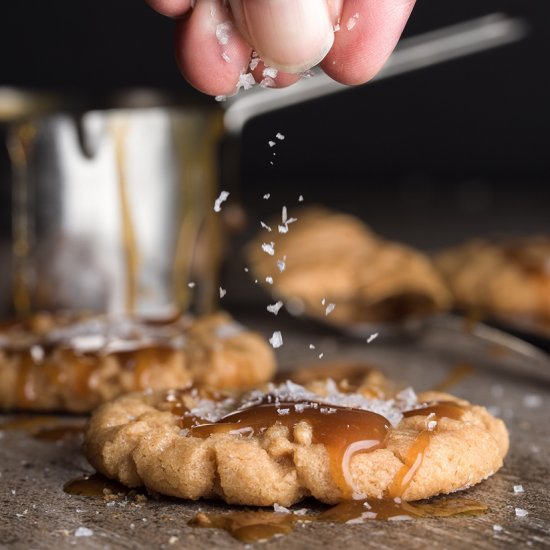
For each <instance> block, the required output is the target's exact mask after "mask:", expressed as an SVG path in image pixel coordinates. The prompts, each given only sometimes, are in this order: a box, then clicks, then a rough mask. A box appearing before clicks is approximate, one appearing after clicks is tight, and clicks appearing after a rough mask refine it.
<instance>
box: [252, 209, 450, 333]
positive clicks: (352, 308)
mask: <svg viewBox="0 0 550 550" xmlns="http://www.w3.org/2000/svg"><path fill="white" fill-rule="evenodd" d="M296 218H297V219H296V220H295V221H294V222H293V223H290V224H289V223H288V222H287V224H286V225H283V226H280V228H282V230H283V232H282V233H281V232H279V231H277V223H276V222H274V223H272V224H271V227H272V231H270V232H266V231H263V232H261V233H260V235H259V236H258V237H257V238H256V239H255V240H254V241H253V242H252V243H251V244H250V245H249V247H248V257H249V260H250V263H251V266H252V269H253V272H254V274H255V276H256V277H257V278H258V280H259V281H265V280H266V277H271V278H272V280H273V285H272V286H271V285H270V286H269V288H268V290H269V291H271V292H274V293H276V294H277V295H278V296H280V297H281V298H282V299H284V300H285V301H288V300H292V303H291V305H294V307H295V308H296V303H298V304H299V305H300V306H303V308H305V312H306V313H307V314H309V315H312V316H315V317H319V318H322V319H324V320H326V321H328V322H331V323H335V324H344V325H345V324H349V323H356V322H378V321H394V320H401V319H403V318H405V317H409V316H417V315H423V314H426V313H433V312H437V311H442V310H445V309H446V308H448V307H449V304H450V295H449V293H448V290H447V288H446V287H445V284H444V283H443V281H442V279H441V277H440V275H439V274H438V273H437V271H436V270H435V268H434V267H433V266H432V264H431V262H430V260H429V258H428V257H427V256H425V255H424V254H422V253H421V252H419V251H417V250H414V249H412V248H409V247H407V246H404V245H402V244H398V243H394V242H391V241H387V240H385V239H382V238H380V237H379V236H377V235H375V234H374V233H373V232H371V231H370V230H369V229H368V228H367V227H366V226H365V225H364V224H363V223H362V222H361V221H360V220H358V219H357V218H355V217H353V216H350V215H347V214H342V213H338V212H333V211H330V210H327V209H324V208H319V207H312V208H305V209H303V210H299V211H298V212H297V213H296ZM265 245H267V249H266V247H265ZM266 250H267V253H266ZM271 251H273V255H270V252H271ZM277 260H279V262H282V263H278V261H277ZM270 280H271V279H270ZM329 303H333V304H335V306H336V307H335V308H334V310H333V311H332V312H330V315H329V316H327V314H326V312H327V309H326V308H327V306H328V304H329ZM287 305H288V304H287Z"/></svg>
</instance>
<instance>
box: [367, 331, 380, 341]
mask: <svg viewBox="0 0 550 550" xmlns="http://www.w3.org/2000/svg"><path fill="white" fill-rule="evenodd" d="M375 338H378V332H375V333H374V334H371V335H370V336H369V337H368V338H367V344H370V343H371V342H372V341H373V340H374V339H375Z"/></svg>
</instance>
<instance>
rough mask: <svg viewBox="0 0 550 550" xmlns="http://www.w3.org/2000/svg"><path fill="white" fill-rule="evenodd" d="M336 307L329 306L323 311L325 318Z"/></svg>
mask: <svg viewBox="0 0 550 550" xmlns="http://www.w3.org/2000/svg"><path fill="white" fill-rule="evenodd" d="M335 307H336V306H335V305H334V304H329V305H328V306H327V307H326V309H325V316H327V315H330V314H331V313H332V312H333V311H334V308H335Z"/></svg>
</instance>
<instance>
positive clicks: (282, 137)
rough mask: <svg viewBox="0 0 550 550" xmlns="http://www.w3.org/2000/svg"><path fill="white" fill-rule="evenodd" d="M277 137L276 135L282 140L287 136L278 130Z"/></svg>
mask: <svg viewBox="0 0 550 550" xmlns="http://www.w3.org/2000/svg"><path fill="white" fill-rule="evenodd" d="M275 137H276V138H277V139H280V140H281V141H282V140H283V139H285V136H284V135H283V134H281V132H277V133H276V134H275Z"/></svg>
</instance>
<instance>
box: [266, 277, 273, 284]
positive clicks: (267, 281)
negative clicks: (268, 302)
mask: <svg viewBox="0 0 550 550" xmlns="http://www.w3.org/2000/svg"><path fill="white" fill-rule="evenodd" d="M265 282H266V283H267V284H268V285H272V284H273V277H269V276H268V277H266V278H265Z"/></svg>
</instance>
